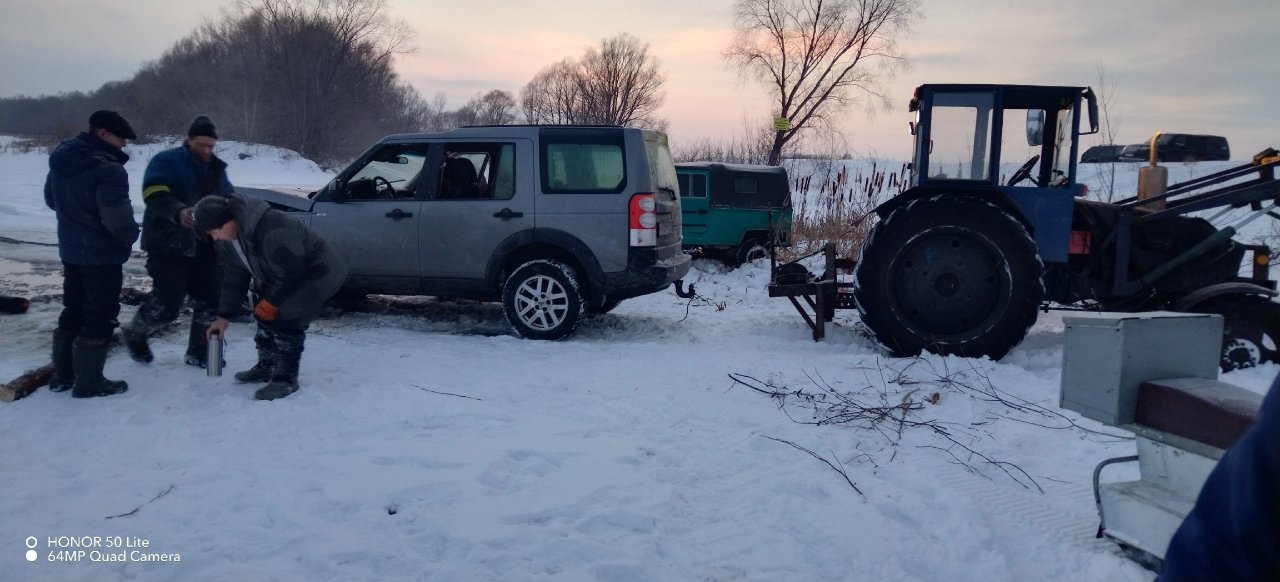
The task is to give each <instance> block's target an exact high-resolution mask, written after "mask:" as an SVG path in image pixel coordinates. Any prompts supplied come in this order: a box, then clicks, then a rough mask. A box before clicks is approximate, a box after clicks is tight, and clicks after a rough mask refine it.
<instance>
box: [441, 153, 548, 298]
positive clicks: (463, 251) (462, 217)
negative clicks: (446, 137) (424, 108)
mask: <svg viewBox="0 0 1280 582" xmlns="http://www.w3.org/2000/svg"><path fill="white" fill-rule="evenodd" d="M437 145H439V146H440V147H437V148H435V151H437V152H439V153H438V155H437V156H436V157H435V158H433V159H432V161H430V162H428V165H429V167H430V168H431V173H432V177H431V178H430V179H429V180H430V187H429V189H428V192H427V196H426V200H425V201H424V202H423V204H422V220H421V221H420V222H419V229H421V234H420V240H421V244H420V249H421V255H420V257H419V263H420V272H421V275H422V277H425V278H428V279H473V280H477V281H478V280H482V279H483V278H484V275H485V270H486V268H487V267H488V265H489V259H490V258H491V257H492V256H493V253H494V250H495V249H497V247H498V245H499V244H500V243H502V241H504V240H506V239H507V238H508V237H510V236H511V235H513V234H515V233H517V232H521V231H523V230H527V229H531V228H533V226H534V210H535V200H536V198H537V196H536V194H537V192H536V190H537V187H536V182H535V181H534V177H533V164H534V150H533V142H532V140H529V139H492V140H453V141H443V140H442V141H439V142H437ZM435 283H436V284H439V283H442V282H440V281H436V282H435Z"/></svg>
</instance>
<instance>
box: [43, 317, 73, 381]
mask: <svg viewBox="0 0 1280 582" xmlns="http://www.w3.org/2000/svg"><path fill="white" fill-rule="evenodd" d="M75 341H76V332H74V331H70V330H66V329H62V328H58V329H55V330H53V377H52V378H49V391H50V392H66V391H67V390H70V389H71V388H72V387H73V386H75V383H76V369H75V365H74V364H73V356H72V350H73V345H74V343H75Z"/></svg>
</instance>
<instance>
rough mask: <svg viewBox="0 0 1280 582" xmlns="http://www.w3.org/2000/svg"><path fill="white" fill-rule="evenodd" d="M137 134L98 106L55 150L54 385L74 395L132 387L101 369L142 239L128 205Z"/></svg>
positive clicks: (51, 189) (47, 190)
mask: <svg viewBox="0 0 1280 582" xmlns="http://www.w3.org/2000/svg"><path fill="white" fill-rule="evenodd" d="M131 139H137V135H135V134H134V133H133V128H132V127H130V126H129V122H128V121H125V118H124V117H121V116H120V114H119V113H116V112H115V111H109V110H105V109H104V110H101V111H96V112H94V113H93V115H91V116H89V131H87V132H84V133H81V134H80V135H77V136H76V137H73V138H71V139H69V140H67V141H64V142H62V143H61V144H58V147H56V148H54V149H53V152H52V153H50V154H49V176H48V177H47V178H46V179H45V182H44V201H45V204H47V205H48V206H49V208H51V209H53V210H54V211H55V212H56V213H57V215H58V255H59V257H60V258H61V259H62V270H63V279H62V314H61V315H60V316H59V317H58V327H57V328H56V329H54V330H53V378H52V379H51V380H50V381H49V390H51V391H53V392H63V391H66V390H68V389H69V390H71V395H72V396H75V397H76V398H92V397H95V396H110V395H112V394H119V393H121V392H124V391H125V390H128V389H129V385H128V384H127V383H125V382H124V381H123V380H119V381H116V380H108V379H106V377H104V376H103V375H102V367H103V366H104V365H106V361H107V350H108V348H109V345H108V342H109V341H110V340H111V334H112V333H113V332H114V331H115V328H116V325H117V324H118V323H119V322H117V321H116V317H117V316H119V315H120V286H121V285H122V284H123V281H124V271H123V268H122V265H124V263H125V261H127V260H128V259H129V252H130V251H131V250H132V249H133V242H134V241H136V240H138V222H137V221H136V220H134V219H133V206H132V205H130V204H129V175H128V174H126V173H125V171H124V164H125V162H127V161H129V155H128V154H126V153H124V150H123V148H124V146H125V144H126V143H127V140H131Z"/></svg>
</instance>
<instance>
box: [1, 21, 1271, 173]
mask: <svg viewBox="0 0 1280 582" xmlns="http://www.w3.org/2000/svg"><path fill="white" fill-rule="evenodd" d="M231 4H233V2H232V1H231V0H188V1H186V2H171V1H169V0H130V1H128V2H119V1H116V0H45V1H44V2H41V3H35V2H9V3H6V6H5V7H4V8H2V9H0V12H2V13H0V96H13V95H17V94H27V95H41V94H52V93H57V92H62V91H75V90H80V91H90V90H93V89H96V88H97V87H99V86H101V85H102V84H103V83H105V82H107V81H112V80H120V79H125V78H128V77H129V76H130V75H132V74H133V73H134V72H135V71H137V69H138V68H139V67H140V66H141V65H142V64H143V63H144V62H146V61H148V60H153V59H155V58H158V57H159V56H160V54H161V53H162V52H163V51H164V50H165V49H166V48H168V47H169V46H171V45H172V44H173V43H174V42H176V41H177V40H179V39H181V38H182V37H183V36H185V35H186V34H187V33H188V32H190V31H191V30H192V29H193V28H194V27H196V26H197V25H198V24H199V23H200V22H201V20H202V18H213V17H217V16H218V14H219V11H220V10H221V9H222V8H224V7H226V6H230V5H231ZM922 4H923V9H924V11H925V15H926V16H925V19H924V20H922V21H920V22H919V23H917V25H916V27H915V29H914V30H913V31H912V32H910V33H908V34H905V35H903V36H902V37H901V38H900V39H899V40H900V44H901V45H902V47H903V49H904V50H905V51H906V52H907V53H908V54H909V55H910V56H911V58H912V60H913V67H912V68H911V70H909V71H906V72H904V73H902V74H900V75H899V77H898V78H897V79H896V80H895V81H894V82H893V83H892V84H891V85H890V95H891V98H892V99H893V101H894V103H893V107H892V109H891V110H890V111H887V112H878V113H876V114H875V115H873V116H868V115H867V114H866V113H864V112H863V111H862V110H858V109H855V110H850V111H847V112H846V113H845V114H844V116H843V117H844V119H845V120H846V123H845V127H846V131H847V138H848V144H847V145H848V149H849V150H850V151H852V152H855V153H863V154H878V155H882V156H894V157H905V155H906V154H907V153H908V151H909V149H910V139H909V137H908V135H907V133H906V120H907V119H908V114H907V111H906V102H907V99H908V98H909V97H910V95H911V91H912V89H913V88H914V87H915V86H916V85H918V84H921V83H947V82H979V83H1027V84H1053V85H1098V78H1097V76H1098V67H1099V66H1101V67H1102V68H1103V69H1104V70H1105V73H1106V77H1107V79H1108V83H1109V84H1111V85H1113V90H1114V91H1115V92H1116V94H1117V99H1116V100H1115V106H1114V110H1113V111H1112V118H1113V119H1118V120H1119V127H1120V131H1119V134H1120V135H1119V137H1120V139H1121V140H1122V141H1126V142H1133V141H1139V140H1142V139H1145V138H1146V137H1148V136H1150V134H1151V133H1153V132H1155V131H1178V132H1188V133H1196V132H1199V133H1216V134H1221V135H1226V136H1227V137H1228V138H1229V139H1230V140H1231V143H1232V150H1233V154H1234V156H1235V157H1236V159H1244V158H1246V157H1247V156H1249V155H1252V153H1254V152H1256V151H1258V150H1260V149H1262V148H1263V147H1266V146H1280V112H1277V109H1276V107H1275V103H1274V95H1276V94H1278V93H1280V60H1278V59H1276V58H1275V41H1274V38H1275V36H1276V23H1277V22H1280V4H1278V3H1276V2H1275V1H1274V0H1238V1H1232V2H1225V3H1213V2H1203V1H1200V0H1170V1H1165V2H1159V3H1156V2H1113V1H1108V0H1078V1H1076V2H1071V3H1061V2H1056V1H1050V0H1020V1H1017V2H1014V1H998V2H993V1H990V0H933V1H930V0H924V1H923V3H922ZM732 7H733V1H732V0H706V1H702V2H689V1H688V0H651V1H649V2H644V3H621V2H600V1H598V0H539V1H538V2H515V1H512V0H475V1H472V2H469V3H443V2H436V1H429V2H424V1H422V0H390V1H389V2H388V9H389V10H390V13H391V15H392V16H393V17H395V18H400V19H403V20H405V21H406V22H407V23H408V24H409V25H410V26H411V27H412V28H413V29H414V30H415V31H416V33H417V36H416V38H415V39H414V42H413V44H414V46H416V47H417V50H416V52H414V53H413V54H409V55H404V56H402V57H401V58H400V59H399V60H398V61H397V69H398V71H399V72H400V73H401V75H402V76H403V78H404V79H405V80H406V81H407V82H409V83H411V84H412V85H413V86H414V87H416V88H417V89H418V91H419V92H421V93H422V94H423V95H424V96H425V97H431V96H432V95H435V94H436V93H443V94H445V95H446V96H447V98H448V100H449V106H450V107H457V106H459V105H461V104H462V103H463V102H464V101H465V100H466V99H468V98H470V97H472V96H474V95H475V94H477V93H480V92H482V91H488V90H490V89H505V90H508V91H512V92H517V91H518V90H519V88H520V87H521V86H522V85H523V84H524V83H525V82H527V81H528V80H529V79H530V78H532V77H533V75H534V74H536V73H537V72H538V70H540V69H541V68H543V67H545V66H547V65H550V64H552V63H554V62H556V61H559V60H561V59H564V58H566V57H579V56H581V55H582V53H583V52H584V51H585V50H586V48H587V47H589V46H594V45H597V44H598V43H599V42H600V40H601V39H604V38H606V37H612V36H615V35H617V34H620V33H623V32H626V33H630V34H632V35H634V36H636V37H637V38H639V39H641V40H642V41H644V42H648V43H649V44H650V51H651V53H652V54H653V55H654V56H656V57H657V58H658V60H659V61H660V63H661V65H662V70H663V73H664V75H665V76H666V79H667V81H666V84H665V86H664V90H665V92H666V102H665V106H664V108H663V111H662V115H663V116H665V117H666V118H668V119H669V120H670V121H671V129H670V132H671V134H672V138H673V140H674V141H676V142H677V143H679V142H680V141H682V140H683V141H692V140H697V139H703V138H712V139H728V138H731V137H733V136H735V135H740V134H742V133H743V131H744V127H745V125H746V124H749V123H757V122H764V121H765V120H766V119H767V116H768V110H769V103H770V99H769V96H768V94H767V93H766V91H765V89H764V87H763V86H762V85H760V84H759V83H755V82H752V81H743V80H742V79H740V78H739V76H738V74H737V71H736V70H735V69H734V68H733V66H732V65H731V64H730V63H728V62H726V61H725V59H724V58H723V56H722V53H723V51H724V49H725V47H726V46H727V45H728V43H729V40H730V38H731V35H732V24H733V17H732Z"/></svg>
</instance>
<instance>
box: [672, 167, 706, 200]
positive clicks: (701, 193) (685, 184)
mask: <svg viewBox="0 0 1280 582" xmlns="http://www.w3.org/2000/svg"><path fill="white" fill-rule="evenodd" d="M676 177H677V178H678V179H679V180H680V196H682V197H684V198H706V197H707V176H706V174H680V173H677V174H676Z"/></svg>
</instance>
